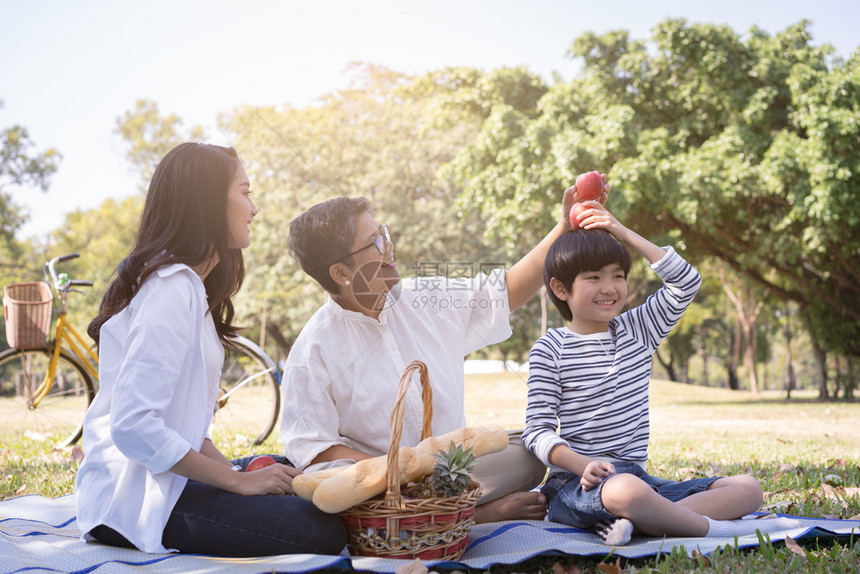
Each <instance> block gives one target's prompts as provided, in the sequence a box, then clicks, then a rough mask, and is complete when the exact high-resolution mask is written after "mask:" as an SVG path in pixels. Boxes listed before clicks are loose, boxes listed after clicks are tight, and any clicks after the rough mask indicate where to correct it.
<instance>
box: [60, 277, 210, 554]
mask: <svg viewBox="0 0 860 574" xmlns="http://www.w3.org/2000/svg"><path fill="white" fill-rule="evenodd" d="M100 335H101V339H100V345H99V382H100V388H99V391H98V393H97V394H96V397H95V399H94V400H93V403H92V404H91V405H90V407H89V409H88V410H87V413H86V416H85V418H84V435H83V449H84V455H85V456H84V461H83V463H82V464H81V467H80V468H79V469H78V474H77V478H76V481H75V502H76V506H77V522H78V526H79V527H80V529H81V531H82V532H84V539H85V540H87V539H90V537H88V536H87V533H88V532H89V531H90V530H91V529H92V528H93V527H95V526H97V525H99V524H103V525H105V526H109V527H111V528H113V529H114V530H116V531H117V532H119V533H120V534H122V535H123V536H125V537H126V538H127V539H128V540H129V541H130V542H131V543H132V544H134V545H135V546H137V547H138V548H139V549H141V550H143V551H144V552H167V550H166V549H165V548H164V547H163V546H162V544H161V537H162V534H163V531H164V526H165V525H166V524H167V520H168V518H169V517H170V513H171V511H172V510H173V507H174V505H175V504H176V501H177V499H178V498H179V495H180V493H181V492H182V489H183V488H184V487H185V483H186V481H187V479H186V478H184V477H182V476H179V475H178V474H174V473H172V472H170V471H169V469H170V468H171V467H173V466H174V465H175V464H176V463H177V462H179V460H180V459H181V458H182V457H184V456H185V455H186V454H187V453H188V451H189V449H194V450H198V451H199V450H200V447H201V446H202V444H203V439H204V438H205V437H206V433H207V430H208V427H209V423H210V421H211V419H212V413H213V410H214V407H215V398H216V396H217V387H218V380H219V378H220V372H221V366H222V364H223V361H224V349H223V347H222V345H221V342H220V341H219V339H218V335H217V333H216V331H215V324H214V323H213V321H212V316H211V315H210V314H209V312H208V304H207V301H206V290H205V289H204V287H203V283H202V281H201V280H200V278H199V277H198V276H197V274H196V273H194V271H192V270H191V268H189V267H187V266H185V265H170V266H166V267H163V268H161V269H159V270H158V271H156V272H154V273H153V274H152V275H151V276H150V277H149V278H148V279H147V280H146V282H145V283H144V284H143V285H142V286H141V287H140V290H139V291H138V293H137V294H136V295H135V296H134V298H133V299H132V301H131V303H130V304H129V305H128V306H127V307H126V308H125V309H123V310H122V311H120V312H119V313H117V314H116V315H114V316H113V317H111V318H110V319H109V320H108V321H107V322H105V324H104V325H102V328H101V332H100Z"/></svg>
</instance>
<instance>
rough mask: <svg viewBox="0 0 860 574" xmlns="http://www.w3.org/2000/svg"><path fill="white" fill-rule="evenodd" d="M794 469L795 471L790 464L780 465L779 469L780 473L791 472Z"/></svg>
mask: <svg viewBox="0 0 860 574" xmlns="http://www.w3.org/2000/svg"><path fill="white" fill-rule="evenodd" d="M794 469H795V466H794V465H793V464H790V463H784V464H782V465H780V467H779V471H780V472H791V471H792V470H794Z"/></svg>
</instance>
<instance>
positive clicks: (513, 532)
mask: <svg viewBox="0 0 860 574" xmlns="http://www.w3.org/2000/svg"><path fill="white" fill-rule="evenodd" d="M793 518H797V519H798V520H799V521H800V522H801V524H802V526H801V527H800V528H795V529H791V530H786V531H784V532H775V533H771V534H770V538H771V540H773V541H777V540H784V539H785V537H786V536H790V537H791V538H794V539H798V538H802V537H805V536H819V535H835V536H849V535H851V534H852V532H853V533H854V534H855V535H856V534H860V520H828V519H820V518H805V517H797V516H794V517H793ZM80 536H81V532H80V530H78V527H77V525H76V523H75V504H74V497H73V496H72V495H67V496H62V497H59V498H45V497H42V496H36V495H32V496H21V497H18V498H13V499H10V500H5V501H2V502H0V572H3V573H12V572H28V573H30V572H77V573H81V574H83V573H89V572H94V573H98V572H131V571H134V572H139V571H140V570H139V569H140V567H141V566H144V567H146V569H147V570H149V571H156V572H165V573H169V572H189V571H194V572H231V573H232V572H239V573H249V574H250V573H257V572H272V571H277V572H310V571H313V570H319V569H323V568H344V569H348V568H352V569H355V570H365V571H374V572H394V571H395V570H396V569H397V567H398V566H400V565H401V564H405V563H408V562H409V561H408V560H391V559H382V558H353V557H350V556H347V555H346V554H344V555H339V556H320V555H309V554H299V555H284V556H267V557H260V558H217V557H212V556H201V555H194V554H146V553H144V552H139V551H137V550H128V549H124V548H114V547H111V546H104V545H101V544H92V543H86V542H82V541H81V540H80ZM734 544H735V539H734V538H651V537H645V536H634V537H633V540H631V541H630V543H629V544H627V545H626V546H618V547H616V546H606V545H605V544H603V543H602V541H601V539H600V537H598V536H597V535H596V534H595V533H594V532H591V531H585V530H579V529H576V528H571V527H568V526H564V525H563V524H558V523H555V522H549V521H507V522H493V523H488V524H478V525H476V526H475V527H473V528H472V530H471V533H470V535H469V545H468V549H467V550H466V553H465V555H464V556H463V558H461V559H460V560H459V561H457V562H425V564H426V565H427V566H428V567H430V568H433V567H437V568H474V569H488V568H490V567H491V566H493V565H495V564H518V563H520V562H523V561H525V560H527V559H529V558H532V557H534V556H537V555H539V554H560V555H564V554H570V555H580V556H591V555H598V556H605V555H607V554H609V553H610V552H612V553H614V555H616V556H624V557H626V558H642V557H648V556H655V555H657V554H661V553H669V552H671V551H672V550H673V549H675V548H681V547H683V550H684V552H686V553H687V554H688V555H692V553H693V551H696V552H698V553H699V554H703V555H708V554H710V553H711V552H713V551H714V550H715V549H717V548H722V547H725V546H726V545H730V546H734ZM758 544H759V541H758V538H757V537H756V536H754V535H753V536H743V537H740V538H738V540H737V545H738V547H741V548H743V547H748V546H757V545H758Z"/></svg>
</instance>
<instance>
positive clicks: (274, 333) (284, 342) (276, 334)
mask: <svg viewBox="0 0 860 574" xmlns="http://www.w3.org/2000/svg"><path fill="white" fill-rule="evenodd" d="M266 333H267V334H268V335H269V336H270V337H271V338H272V339H274V340H275V344H277V345H278V351H279V355H280V357H279V358H283V359H286V358H287V355H289V354H290V349H292V348H293V343H294V342H295V341H294V340H289V339H287V338H286V337H284V334H283V333H281V329H280V328H279V327H278V325H277V324H276V323H275V322H273V321H269V323H268V325H266ZM275 362H276V363H277V362H279V360H278V359H275Z"/></svg>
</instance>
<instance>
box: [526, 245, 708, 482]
mask: <svg viewBox="0 0 860 574" xmlns="http://www.w3.org/2000/svg"><path fill="white" fill-rule="evenodd" d="M651 268H652V269H653V270H654V271H655V272H656V273H657V275H658V276H659V277H660V278H661V279H662V280H663V286H662V287H661V288H660V289H659V290H658V291H657V292H656V293H654V294H653V295H651V296H650V297H648V299H647V301H646V302H645V303H644V304H642V305H640V306H639V307H636V308H634V309H631V310H629V311H627V312H625V313H623V314H621V315H619V316H618V317H616V318H614V319H613V320H612V321H610V323H609V331H608V332H606V333H597V334H593V335H580V334H578V333H575V332H573V331H571V330H570V329H569V328H567V327H563V328H560V329H550V330H549V331H548V332H547V334H546V335H544V336H543V337H541V338H540V339H538V340H537V342H536V343H535V345H534V347H533V348H532V350H531V352H530V353H529V381H528V387H529V392H528V407H527V410H526V430H525V432H524V433H523V443H524V444H525V445H526V447H527V448H528V449H529V450H530V451H532V452H533V453H534V454H535V456H537V457H538V458H539V459H540V460H542V461H543V462H544V463H545V464H546V465H547V466H550V467H552V465H551V464H550V462H549V453H550V451H551V450H552V449H553V447H555V446H556V445H558V444H566V445H567V446H569V447H570V448H571V449H572V450H574V451H575V452H577V453H579V454H582V455H585V456H588V457H591V458H598V459H604V460H612V461H629V462H636V463H639V464H642V463H644V462H645V460H646V459H647V458H648V451H647V449H648V437H649V422H648V383H649V380H650V378H651V359H652V357H653V355H654V352H655V351H656V349H657V346H658V345H659V344H660V342H661V341H662V340H663V339H664V338H665V337H666V336H667V335H668V334H669V331H671V330H672V327H674V326H675V324H676V323H677V322H678V321H679V320H680V319H681V316H682V315H683V313H684V311H685V310H686V309H687V307H688V306H689V305H690V303H691V302H692V301H693V298H694V297H695V296H696V293H697V292H698V290H699V286H700V285H701V282H702V279H701V276H700V275H699V273H698V272H697V271H696V270H695V269H694V268H693V267H692V266H691V265H690V264H689V263H687V262H686V261H684V259H683V258H681V256H680V255H678V254H677V253H676V252H675V250H674V249H672V248H671V247H669V248H667V253H666V255H665V256H664V257H663V258H662V259H661V260H660V261H658V262H657V263H655V264H653V265H651ZM556 470H557V469H556Z"/></svg>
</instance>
